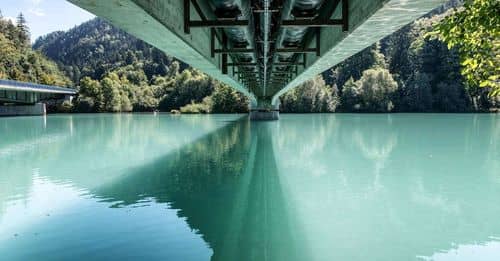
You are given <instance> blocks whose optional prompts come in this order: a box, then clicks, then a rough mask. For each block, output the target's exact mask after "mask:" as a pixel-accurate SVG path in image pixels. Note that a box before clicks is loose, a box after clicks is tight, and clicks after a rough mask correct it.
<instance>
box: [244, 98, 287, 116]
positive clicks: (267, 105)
mask: <svg viewBox="0 0 500 261" xmlns="http://www.w3.org/2000/svg"><path fill="white" fill-rule="evenodd" d="M279 117H280V110H279V104H273V103H272V102H271V99H269V98H257V104H256V105H255V106H251V108H250V120H252V121H276V120H279Z"/></svg>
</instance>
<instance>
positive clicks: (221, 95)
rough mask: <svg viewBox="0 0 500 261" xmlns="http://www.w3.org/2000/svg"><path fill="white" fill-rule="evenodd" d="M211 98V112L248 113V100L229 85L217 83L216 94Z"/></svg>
mask: <svg viewBox="0 0 500 261" xmlns="http://www.w3.org/2000/svg"><path fill="white" fill-rule="evenodd" d="M209 97H210V103H211V104H210V107H211V108H210V111H211V112H215V113H242V112H247V111H248V99H247V98H246V97H245V96H243V95H242V94H241V93H239V92H237V91H235V90H234V89H233V88H231V87H229V86H228V85H225V84H221V83H219V82H217V83H216V85H215V89H214V92H213V93H212V95H210V96H209ZM205 102H207V101H205Z"/></svg>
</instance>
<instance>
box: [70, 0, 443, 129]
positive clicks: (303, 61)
mask: <svg viewBox="0 0 500 261" xmlns="http://www.w3.org/2000/svg"><path fill="white" fill-rule="evenodd" d="M68 1H69V2H71V3H73V4H75V5H77V6H80V7H81V8H84V9H86V10H88V11H89V12H91V13H94V14H95V15H97V16H100V17H102V18H105V19H106V20H108V21H109V22H111V23H112V24H114V25H116V26H118V27H119V28H121V29H123V30H125V31H126V32H128V33H130V34H132V35H134V36H136V37H137V38H139V39H142V40H144V41H145V42H147V43H149V44H151V45H153V46H155V47H157V48H158V49H160V50H162V51H164V52H165V53H166V54H168V55H171V56H174V57H176V58H178V59H180V60H182V61H183V62H185V63H187V64H189V65H191V66H192V67H194V68H197V69H199V70H201V71H203V72H205V73H207V74H208V75H210V76H211V77H213V78H215V79H217V80H219V81H221V82H224V83H226V84H228V85H229V86H231V87H233V88H234V89H236V90H238V91H240V92H242V93H243V94H245V95H246V96H247V97H249V99H250V101H251V108H250V118H251V119H268V120H272V119H278V117H279V97H280V95H282V94H284V93H285V92H286V91H288V90H290V89H292V88H294V87H296V86H298V85H300V84H301V83H303V82H305V81H307V80H308V79H310V78H312V77H313V76H315V75H317V74H319V73H321V72H323V71H325V70H327V69H329V68H331V67H332V66H334V65H336V64H338V63H340V62H342V61H343V60H345V59H347V58H348V57H350V56H352V55H354V54H356V53H358V52H359V51H361V50H363V49H365V48H366V47H368V46H370V45H372V44H373V43H375V42H377V41H378V40H380V39H382V38H383V37H385V36H387V35H389V34H391V33H393V32H395V31H396V30H398V29H399V28H401V27H402V26H404V25H406V24H408V23H409V22H411V21H413V20H415V19H417V18H419V17H421V16H422V15H424V14H426V13H428V12H429V11H431V10H432V9H434V8H436V7H438V6H439V5H441V4H443V3H444V2H446V0H369V1H368V0H170V1H165V0H119V1H95V0H68Z"/></svg>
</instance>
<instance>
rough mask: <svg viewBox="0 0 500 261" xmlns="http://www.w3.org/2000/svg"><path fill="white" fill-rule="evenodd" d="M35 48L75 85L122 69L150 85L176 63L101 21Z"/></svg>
mask: <svg viewBox="0 0 500 261" xmlns="http://www.w3.org/2000/svg"><path fill="white" fill-rule="evenodd" d="M33 48H34V49H37V50H40V51H41V52H42V53H44V54H45V55H47V56H48V57H49V58H51V59H53V60H55V61H57V63H58V64H59V66H60V67H61V68H62V70H63V71H64V72H65V73H66V74H67V75H68V76H69V77H70V78H71V79H72V80H73V81H74V82H75V83H78V82H79V80H80V79H81V78H83V77H85V76H88V77H90V78H92V79H99V80H100V79H102V78H103V77H104V76H105V75H106V74H107V73H109V72H112V71H115V72H117V73H118V71H120V68H122V69H121V72H120V73H119V74H120V75H121V74H122V73H126V71H127V70H132V71H131V75H128V76H127V77H130V79H129V80H130V81H131V82H132V83H134V84H136V85H139V82H141V81H151V80H152V79H153V77H154V76H155V75H161V76H165V75H167V74H168V70H169V68H168V67H169V65H170V64H171V63H172V60H173V59H172V58H171V57H168V56H167V55H165V54H164V53H163V52H162V51H160V50H158V49H156V48H154V47H152V46H150V45H148V44H146V43H144V42H143V41H141V40H139V39H137V38H135V37H133V36H130V35H129V34H127V33H125V32H123V31H122V30H120V29H118V28H116V27H114V26H112V25H110V24H109V23H107V22H105V21H104V20H102V19H99V18H96V19H93V20H91V21H88V22H86V23H83V24H81V25H79V26H77V27H75V28H73V29H71V30H69V31H67V32H60V31H59V32H53V33H50V34H48V35H46V36H43V37H40V38H38V39H37V40H36V41H35V43H34V44H33ZM128 66H131V67H128ZM181 67H182V68H183V69H184V68H186V67H187V66H186V65H182V66H181Z"/></svg>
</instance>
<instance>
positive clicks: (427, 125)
mask: <svg viewBox="0 0 500 261" xmlns="http://www.w3.org/2000/svg"><path fill="white" fill-rule="evenodd" d="M139 259H140V260H495V261H497V260H500V115H488V114H482V115H475V114H465V115H459V114H457V115H454V114H447V115H437V114H436V115H434V114H408V115H406V114H394V115H378V114H374V115H350V114H340V115H282V116H281V119H280V121H276V122H249V121H248V120H247V119H246V118H245V117H244V116H241V115H212V116H170V115H158V116H154V115H149V114H143V115H140V114H139V115H105V114H103V115H56V116H48V117H45V118H44V117H20V118H0V260H139Z"/></svg>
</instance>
